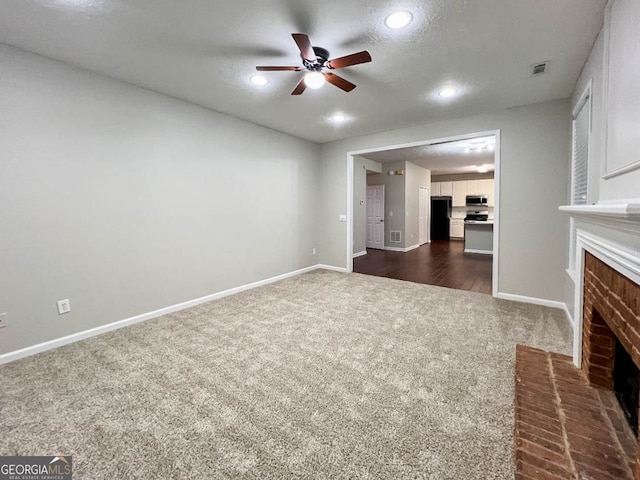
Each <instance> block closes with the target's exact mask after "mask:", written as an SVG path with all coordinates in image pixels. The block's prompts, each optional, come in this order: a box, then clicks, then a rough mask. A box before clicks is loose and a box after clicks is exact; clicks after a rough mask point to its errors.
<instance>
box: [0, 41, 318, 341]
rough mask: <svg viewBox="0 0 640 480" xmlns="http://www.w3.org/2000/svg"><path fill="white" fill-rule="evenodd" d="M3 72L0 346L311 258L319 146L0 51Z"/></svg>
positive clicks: (202, 292)
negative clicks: (66, 303)
mask: <svg viewBox="0 0 640 480" xmlns="http://www.w3.org/2000/svg"><path fill="white" fill-rule="evenodd" d="M0 65H2V73H1V74H0V149H1V150H0V206H1V207H0V224H1V225H2V235H1V236H0V265H1V266H2V267H1V270H2V275H0V312H7V319H8V323H9V326H8V327H6V328H3V329H0V353H6V352H9V351H14V350H17V349H19V348H22V347H26V346H30V345H34V344H38V343H40V342H44V341H47V340H50V339H54V338H57V337H62V336H64V335H68V334H72V333H75V332H78V331H82V330H86V329H89V328H93V327H97V326H101V325H104V324H107V323H110V322H114V321H117V320H121V319H125V318H128V317H131V316H134V315H138V314H142V313H146V312H149V311H152V310H155V309H159V308H162V307H166V306H169V305H173V304H176V303H179V302H183V301H187V300H191V299H194V298H198V297H201V296H205V295H208V294H212V293H215V292H219V291H222V290H225V289H229V288H232V287H235V286H240V285H244V284H247V283H250V282H254V281H257V280H261V279H266V278H269V277H272V276H275V275H278V274H282V273H286V272H290V271H293V270H296V269H299V268H302V267H306V266H309V265H313V264H316V263H318V258H317V256H316V257H314V256H313V255H312V248H313V247H316V246H318V244H317V243H316V238H317V234H318V218H317V217H318V215H317V211H318V210H317V205H318V201H319V196H318V192H319V187H318V178H319V177H320V175H321V168H320V159H319V147H318V146H317V145H315V144H312V143H309V142H306V141H303V140H300V139H296V138H293V137H291V136H288V135H284V134H281V133H278V132H275V131H273V130H269V129H265V128H262V127H258V126H256V125H253V124H249V123H246V122H243V121H240V120H236V119H233V118H231V117H227V116H224V115H221V114H217V113H215V112H212V111H209V110H206V109H203V108H199V107H196V106H193V105H191V104H187V103H184V102H180V101H177V100H174V99H171V98H168V97H165V96H163V95H159V94H156V93H153V92H150V91H147V90H142V89H139V88H136V87H133V86H131V85H128V84H125V83H121V82H118V81H114V80H111V79H107V78H105V77H101V76H99V75H95V74H92V73H90V72H87V71H84V70H79V69H75V68H72V67H69V66H66V65H64V64H61V63H58V62H55V61H52V60H48V59H45V58H43V57H39V56H36V55H32V54H28V53H25V52H23V51H20V50H17V49H14V48H10V47H6V46H2V45H0ZM212 88H214V86H212ZM63 298H69V299H70V300H71V306H72V311H71V312H70V313H68V314H66V315H63V316H58V315H57V311H56V300H59V299H63Z"/></svg>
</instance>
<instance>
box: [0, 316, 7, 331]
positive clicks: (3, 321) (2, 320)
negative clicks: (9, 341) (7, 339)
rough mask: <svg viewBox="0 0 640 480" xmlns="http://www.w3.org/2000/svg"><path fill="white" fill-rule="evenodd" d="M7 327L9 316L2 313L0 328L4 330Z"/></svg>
mask: <svg viewBox="0 0 640 480" xmlns="http://www.w3.org/2000/svg"><path fill="white" fill-rule="evenodd" d="M6 326H7V314H6V313H0V328H4V327H6Z"/></svg>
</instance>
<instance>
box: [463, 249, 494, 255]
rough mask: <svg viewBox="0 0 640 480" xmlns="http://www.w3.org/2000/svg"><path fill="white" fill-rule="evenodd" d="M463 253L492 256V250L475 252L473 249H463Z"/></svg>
mask: <svg viewBox="0 0 640 480" xmlns="http://www.w3.org/2000/svg"><path fill="white" fill-rule="evenodd" d="M464 253H481V254H482V255H493V250H475V249H473V248H465V249H464Z"/></svg>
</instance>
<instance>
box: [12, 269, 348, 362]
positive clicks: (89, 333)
mask: <svg viewBox="0 0 640 480" xmlns="http://www.w3.org/2000/svg"><path fill="white" fill-rule="evenodd" d="M319 269H324V270H334V271H338V272H346V269H344V268H339V267H332V266H329V265H320V264H318V265H313V266H310V267H306V268H301V269H299V270H295V271H293V272H288V273H283V274H282V275H277V276H275V277H271V278H267V279H265V280H259V281H257V282H253V283H248V284H246V285H241V286H239V287H234V288H230V289H228V290H224V291H222V292H217V293H213V294H211V295H206V296H204V297H200V298H196V299H193V300H188V301H186V302H181V303H177V304H175V305H171V306H168V307H164V308H160V309H158V310H154V311H152V312H147V313H143V314H140V315H135V316H133V317H129V318H125V319H124V320H118V321H116V322H113V323H109V324H107V325H101V326H99V327H95V328H91V329H89V330H84V331H82V332H78V333H73V334H71V335H66V336H64V337H60V338H56V339H54V340H49V341H47V342H43V343H39V344H37V345H32V346H30V347H25V348H21V349H19V350H15V351H13V352H8V353H3V354H2V355H0V365H2V364H4V363H9V362H13V361H14V360H19V359H21V358H25V357H29V356H31V355H35V354H36V353H41V352H45V351H47V350H52V349H54V348H58V347H62V346H64V345H68V344H70V343H74V342H77V341H80V340H84V339H86V338H91V337H95V336H97V335H101V334H103V333H107V332H111V331H113V330H118V329H120V328H123V327H127V326H129V325H134V324H136V323H140V322H144V321H146V320H151V319H152V318H157V317H161V316H162V315H167V314H169V313H173V312H177V311H180V310H184V309H185V308H190V307H194V306H196V305H200V304H202V303H207V302H211V301H213V300H217V299H219V298H223V297H227V296H229V295H235V294H236V293H240V292H243V291H245V290H251V289H253V288H257V287H261V286H263V285H268V284H270V283H274V282H278V281H280V280H284V279H286V278H290V277H295V276H297V275H301V274H303V273H307V272H311V271H313V270H319Z"/></svg>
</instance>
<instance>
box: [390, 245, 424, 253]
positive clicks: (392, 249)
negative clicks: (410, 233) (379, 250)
mask: <svg viewBox="0 0 640 480" xmlns="http://www.w3.org/2000/svg"><path fill="white" fill-rule="evenodd" d="M416 248H420V245H411V246H410V247H407V248H403V247H387V246H386V245H385V246H384V250H388V251H389V252H402V253H407V252H410V251H411V250H415V249H416Z"/></svg>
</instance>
